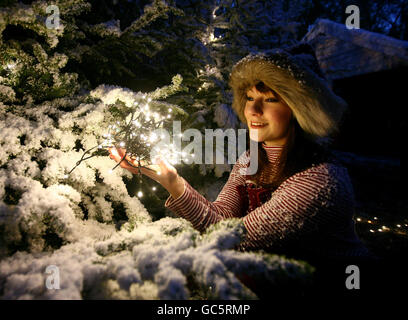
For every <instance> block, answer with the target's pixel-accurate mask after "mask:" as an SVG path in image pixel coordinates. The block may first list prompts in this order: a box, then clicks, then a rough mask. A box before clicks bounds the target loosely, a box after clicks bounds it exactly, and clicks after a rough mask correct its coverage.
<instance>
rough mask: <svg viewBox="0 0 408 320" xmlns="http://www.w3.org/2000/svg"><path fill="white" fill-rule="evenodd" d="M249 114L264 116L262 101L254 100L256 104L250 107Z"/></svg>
mask: <svg viewBox="0 0 408 320" xmlns="http://www.w3.org/2000/svg"><path fill="white" fill-rule="evenodd" d="M249 112H250V113H251V114H254V115H262V114H263V105H262V101H260V100H254V102H253V103H252V104H251V105H250V108H249Z"/></svg>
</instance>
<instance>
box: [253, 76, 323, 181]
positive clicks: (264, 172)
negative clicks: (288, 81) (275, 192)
mask: <svg viewBox="0 0 408 320" xmlns="http://www.w3.org/2000/svg"><path fill="white" fill-rule="evenodd" d="M255 87H256V89H257V90H258V91H259V92H261V93H266V92H268V91H271V92H272V93H274V95H275V96H276V97H277V98H278V99H279V100H282V98H281V97H280V96H279V94H277V93H276V92H275V91H274V90H272V89H270V88H269V87H267V86H266V85H265V84H264V83H263V82H259V83H257V84H256V86H255ZM262 144H263V142H259V145H258V170H257V172H256V173H255V174H254V175H249V176H247V179H249V180H251V181H253V182H255V183H256V184H257V185H259V186H263V187H267V188H272V189H276V188H277V187H279V185H280V184H281V183H282V182H283V181H284V180H286V179H287V178H289V177H290V176H292V175H294V174H295V173H297V172H300V171H303V170H305V169H307V168H309V167H311V166H312V165H313V164H318V163H321V162H325V161H329V160H330V159H331V157H330V153H329V151H328V150H327V148H325V147H323V146H321V145H319V144H317V143H316V142H314V141H313V140H312V139H310V137H309V136H308V135H307V134H306V133H305V132H304V131H303V129H302V128H301V127H300V125H299V123H298V122H297V120H296V118H295V117H292V120H291V122H290V128H289V135H288V140H287V143H286V145H285V146H284V147H283V149H282V152H281V155H280V157H279V160H278V162H277V163H275V164H271V163H270V162H269V160H268V156H267V154H266V151H265V149H264V148H263V147H262Z"/></svg>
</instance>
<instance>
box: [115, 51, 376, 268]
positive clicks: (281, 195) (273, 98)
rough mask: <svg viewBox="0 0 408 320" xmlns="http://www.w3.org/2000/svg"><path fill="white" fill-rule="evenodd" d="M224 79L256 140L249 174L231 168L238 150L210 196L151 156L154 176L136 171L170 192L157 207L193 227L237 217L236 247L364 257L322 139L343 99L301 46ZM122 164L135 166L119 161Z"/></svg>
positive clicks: (243, 163)
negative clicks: (241, 230)
mask: <svg viewBox="0 0 408 320" xmlns="http://www.w3.org/2000/svg"><path fill="white" fill-rule="evenodd" d="M230 85H231V87H232V89H233V108H234V110H235V111H236V112H237V114H238V116H239V118H240V119H241V120H242V121H243V122H244V123H245V124H246V125H247V126H248V128H249V134H250V137H251V139H257V141H258V142H259V146H260V147H259V148H258V170H257V172H256V173H255V174H254V175H242V174H241V173H240V172H241V171H240V169H242V168H244V169H245V168H247V167H248V159H249V151H247V152H246V153H245V154H243V155H242V156H241V157H240V159H239V160H238V161H237V163H236V164H235V165H234V167H233V169H232V171H231V174H230V177H229V179H228V181H227V183H226V184H225V186H224V188H223V189H222V191H221V193H220V194H219V196H218V198H217V199H216V201H214V202H210V201H208V200H206V199H205V198H204V197H203V196H202V195H201V194H199V193H198V192H197V191H196V190H194V189H193V188H192V187H191V185H190V184H189V183H188V182H187V181H186V180H184V179H183V178H182V177H180V176H179V175H178V173H177V171H176V169H175V168H174V167H172V166H171V165H169V164H168V163H166V161H164V160H159V163H158V165H159V167H160V170H159V171H160V174H157V173H155V172H153V171H150V170H146V169H142V173H143V174H145V175H147V176H149V177H150V178H152V179H154V180H156V181H157V182H159V183H160V184H161V185H162V186H163V187H164V188H166V189H167V190H168V191H169V193H170V197H169V198H168V199H167V201H166V204H165V205H166V206H167V207H168V208H170V209H171V210H172V211H173V212H175V213H176V214H177V215H179V216H180V217H183V218H185V219H187V220H189V221H190V222H191V223H192V224H193V226H194V227H195V228H196V229H198V230H200V231H202V230H205V229H206V228H207V227H208V226H210V225H211V224H213V223H216V222H218V221H220V220H222V219H227V218H232V217H238V218H241V219H242V220H243V223H244V225H245V228H246V231H247V234H246V237H245V239H244V240H243V241H242V243H241V249H243V250H258V249H263V250H266V251H270V252H274V253H281V254H285V255H287V256H291V257H295V258H303V259H307V260H308V261H310V260H311V259H315V258H316V259H321V258H323V259H326V258H328V259H349V258H353V257H366V256H368V255H369V253H368V251H367V249H366V248H365V247H364V246H363V244H362V243H361V242H360V240H359V239H358V237H357V236H356V234H355V230H354V222H353V213H354V208H353V206H354V198H353V189H352V185H351V182H350V179H349V176H348V173H347V170H346V169H345V168H344V167H342V166H341V165H340V164H339V163H337V162H336V160H335V158H334V157H332V156H331V155H330V153H329V151H328V150H327V149H326V148H325V147H324V146H323V144H322V141H323V140H324V138H326V137H328V136H329V134H331V133H332V132H334V131H335V130H336V129H337V126H338V123H339V121H340V118H341V115H342V113H343V111H344V109H345V103H344V101H343V100H342V99H341V98H339V97H338V96H336V95H335V94H334V93H333V92H332V91H331V89H330V88H329V87H328V86H327V84H326V82H325V81H324V80H323V79H322V77H321V74H320V72H319V69H318V66H317V62H316V59H315V58H314V54H313V52H311V51H310V49H309V47H308V46H307V45H300V46H297V47H294V48H292V49H287V50H274V51H271V52H269V53H268V54H263V55H249V56H247V57H246V58H244V59H242V60H241V61H240V62H238V63H237V64H236V65H235V66H234V68H233V70H232V73H231V79H230ZM123 154H124V150H120V149H117V150H111V155H110V157H111V158H112V159H114V160H115V161H120V159H121V157H122V156H123ZM128 161H131V160H130V159H129V160H128ZM121 166H122V167H123V168H125V169H127V170H129V171H131V172H133V173H137V170H136V169H134V167H132V166H130V165H129V164H127V163H126V162H125V161H123V162H122V163H121Z"/></svg>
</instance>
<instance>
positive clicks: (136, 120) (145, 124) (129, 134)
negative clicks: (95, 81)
mask: <svg viewBox="0 0 408 320" xmlns="http://www.w3.org/2000/svg"><path fill="white" fill-rule="evenodd" d="M151 102H152V99H151V98H150V97H147V98H146V96H145V95H144V96H142V99H140V100H139V101H135V102H134V103H133V106H131V107H130V108H129V110H128V112H127V114H126V117H125V119H121V120H118V121H116V122H115V123H113V124H111V125H109V126H108V128H107V129H108V130H107V132H106V133H105V134H103V135H102V137H103V141H102V142H101V143H99V144H98V145H97V146H95V147H93V148H91V149H88V150H86V151H85V152H84V154H83V156H82V158H81V159H80V160H79V161H78V162H77V163H76V166H75V167H74V168H72V169H71V171H69V172H68V174H65V175H64V179H68V178H69V174H70V173H71V172H72V171H73V170H74V169H75V168H76V167H77V166H78V165H79V164H80V163H81V162H82V161H84V160H86V159H89V158H91V157H93V156H95V154H93V155H88V156H87V157H85V155H86V154H90V151H92V150H93V149H96V148H97V149H109V148H123V149H126V155H125V156H126V157H127V159H129V158H130V159H132V163H130V162H129V163H130V164H131V165H134V166H135V168H139V169H140V167H144V166H143V165H141V162H142V161H143V162H146V161H147V160H149V158H150V151H151V148H152V145H153V144H154V143H156V142H158V141H159V140H160V139H163V138H164V136H163V135H162V136H158V135H157V134H156V133H155V132H154V131H155V130H156V129H161V128H163V125H164V123H165V122H167V121H170V120H171V119H172V117H173V109H172V108H170V107H166V108H167V109H166V110H164V109H163V108H161V109H160V108H156V109H157V110H152V109H154V108H155V106H152V105H151ZM159 155H160V156H161V157H162V158H163V159H166V160H167V161H168V162H169V163H171V164H176V163H178V162H179V159H183V160H184V161H186V160H187V158H186V156H187V155H185V154H184V152H180V151H178V150H177V148H176V147H175V146H174V145H173V144H170V145H168V146H166V147H162V148H160V152H159ZM192 156H194V155H192ZM124 159H125V157H123V159H122V160H121V161H123V160H124ZM119 164H120V162H119V163H117V164H116V166H115V167H114V168H112V169H110V170H109V171H108V173H110V174H111V173H112V172H113V170H114V169H115V168H116V167H117V166H118V165H119ZM145 168H146V167H145ZM139 173H141V172H140V171H139ZM157 174H160V172H157ZM152 191H156V187H153V188H152ZM137 196H138V197H142V196H143V192H142V191H139V192H137Z"/></svg>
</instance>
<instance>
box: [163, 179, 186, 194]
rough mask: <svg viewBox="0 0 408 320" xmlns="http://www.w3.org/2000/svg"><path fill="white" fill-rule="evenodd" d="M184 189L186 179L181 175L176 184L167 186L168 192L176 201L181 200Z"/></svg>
mask: <svg viewBox="0 0 408 320" xmlns="http://www.w3.org/2000/svg"><path fill="white" fill-rule="evenodd" d="M184 188H185V184H184V179H183V178H182V177H180V176H179V175H177V178H176V179H175V180H174V182H172V183H171V184H169V185H168V186H166V189H167V191H168V192H169V193H170V195H171V196H172V198H174V199H177V198H179V197H180V196H181V195H182V194H183V193H184Z"/></svg>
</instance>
